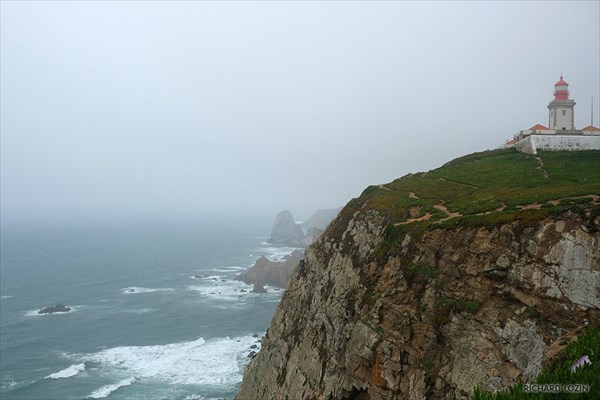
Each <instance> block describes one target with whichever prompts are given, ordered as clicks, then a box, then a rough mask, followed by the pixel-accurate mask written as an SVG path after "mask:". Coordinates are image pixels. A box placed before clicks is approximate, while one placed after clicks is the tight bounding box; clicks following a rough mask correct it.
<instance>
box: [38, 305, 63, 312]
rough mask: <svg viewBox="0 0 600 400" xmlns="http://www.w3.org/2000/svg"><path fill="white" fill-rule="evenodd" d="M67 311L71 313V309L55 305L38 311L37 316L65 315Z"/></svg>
mask: <svg viewBox="0 0 600 400" xmlns="http://www.w3.org/2000/svg"><path fill="white" fill-rule="evenodd" d="M69 311H71V307H66V306H65V305H63V304H57V305H55V306H51V307H46V308H42V309H41V310H39V311H38V314H54V313H66V312H69Z"/></svg>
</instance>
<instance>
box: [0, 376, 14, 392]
mask: <svg viewBox="0 0 600 400" xmlns="http://www.w3.org/2000/svg"><path fill="white" fill-rule="evenodd" d="M18 386H19V382H17V381H15V380H14V379H13V377H12V376H7V377H6V378H5V379H4V380H3V381H2V385H1V386H0V388H1V389H2V390H6V389H14V388H16V387H18Z"/></svg>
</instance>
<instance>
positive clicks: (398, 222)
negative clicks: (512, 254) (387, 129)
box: [330, 149, 600, 263]
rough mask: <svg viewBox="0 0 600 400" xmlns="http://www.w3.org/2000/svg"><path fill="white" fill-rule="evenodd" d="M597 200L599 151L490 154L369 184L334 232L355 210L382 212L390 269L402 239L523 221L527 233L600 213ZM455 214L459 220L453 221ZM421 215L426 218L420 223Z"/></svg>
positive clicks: (383, 254)
mask: <svg viewBox="0 0 600 400" xmlns="http://www.w3.org/2000/svg"><path fill="white" fill-rule="evenodd" d="M413 194H414V195H413ZM594 195H596V196H598V195H600V151H577V152H565V151H563V152H540V153H539V154H538V155H537V156H532V155H528V154H523V153H519V152H517V151H516V150H514V149H501V150H492V151H485V152H480V153H474V154H470V155H467V156H464V157H460V158H457V159H455V160H453V161H450V162H448V163H446V164H445V165H443V166H442V167H440V168H437V169H434V170H431V171H429V172H427V173H417V174H409V175H406V176H404V177H402V178H399V179H396V180H395V181H393V182H391V183H388V184H386V185H382V186H369V187H368V188H367V189H365V190H364V192H363V193H362V194H361V196H360V197H359V198H357V199H353V200H351V201H350V202H349V203H348V205H347V206H346V207H345V208H344V210H343V211H342V213H341V214H340V217H339V220H338V222H339V223H336V224H334V226H333V229H332V231H331V232H330V234H332V235H333V237H336V238H338V239H339V238H340V237H341V234H342V233H343V232H344V231H345V229H346V227H347V224H348V222H349V221H350V219H352V217H353V215H354V214H355V213H356V212H361V211H362V210H365V209H374V210H377V211H378V212H379V213H380V214H381V215H383V216H384V217H386V219H387V226H386V232H385V239H384V241H383V243H382V244H381V246H380V247H379V248H378V249H375V252H374V253H373V255H372V257H373V259H375V260H377V261H378V262H379V263H384V262H385V261H386V260H387V258H388V257H389V256H391V255H396V254H397V253H398V248H397V244H398V241H401V240H402V238H403V237H404V235H405V234H406V233H410V234H412V235H413V236H419V235H420V234H422V233H423V232H425V231H426V230H428V229H432V228H436V227H440V228H446V227H460V226H473V225H477V226H479V225H482V224H486V225H498V224H502V223H507V222H512V221H517V220H518V221H519V222H520V226H521V227H525V226H527V225H531V224H534V223H536V222H537V221H539V220H541V219H544V218H547V217H549V216H551V215H553V214H558V213H560V212H562V211H564V210H566V209H577V208H579V209H583V207H588V208H589V207H590V206H592V208H593V209H594V212H595V213H596V214H598V213H600V204H599V202H598V201H596V202H594V200H593V198H592V196H594ZM440 205H443V206H445V207H447V212H446V211H444V210H441V209H439V206H440ZM527 206H530V207H531V206H534V207H532V208H529V209H528V208H526V207H527ZM436 207H438V208H436ZM524 207H525V208H524ZM448 212H449V213H458V215H453V216H451V217H450V216H449V214H448ZM420 217H423V218H424V219H423V220H421V221H414V219H417V218H420ZM449 217H450V218H449ZM411 220H412V221H411ZM348 240H350V239H348Z"/></svg>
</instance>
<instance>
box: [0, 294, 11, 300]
mask: <svg viewBox="0 0 600 400" xmlns="http://www.w3.org/2000/svg"><path fill="white" fill-rule="evenodd" d="M0 298H2V299H10V298H12V296H11V295H6V296H2V297H0Z"/></svg>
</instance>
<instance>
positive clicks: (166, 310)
mask: <svg viewBox="0 0 600 400" xmlns="http://www.w3.org/2000/svg"><path fill="white" fill-rule="evenodd" d="M267 234H268V232H265V230H264V229H260V228H258V227H254V228H253V227H252V226H247V227H239V226H238V227H235V228H233V227H230V228H226V227H219V226H217V224H208V225H203V224H200V223H198V224H172V225H169V224H162V225H150V224H149V225H137V226H121V227H118V226H112V227H111V226H104V227H99V226H95V227H94V226H71V227H37V228H33V227H29V228H6V227H5V228H3V230H2V236H1V257H0V261H1V262H0V278H1V279H0V282H1V284H0V293H1V303H0V304H1V309H0V340H1V342H0V346H1V347H0V385H1V389H0V398H2V399H3V400H10V399H27V400H38V399H39V400H51V399H60V400H68V399H88V398H91V399H99V398H106V399H110V400H112V399H140V400H141V399H149V400H150V399H181V400H199V399H221V398H226V399H233V398H234V397H235V394H236V391H237V389H238V387H239V385H240V383H241V380H242V374H243V369H244V367H245V365H246V364H247V363H248V361H249V358H248V355H249V354H250V352H251V351H257V350H259V349H260V338H261V337H262V336H263V335H264V334H265V331H266V329H267V328H268V326H269V324H270V321H271V318H272V316H273V313H274V311H275V308H276V307H277V304H278V302H279V300H280V298H281V295H282V294H283V291H282V290H276V289H275V288H272V287H267V290H268V293H265V294H255V293H251V292H250V291H251V290H252V286H251V285H247V284H244V283H242V282H238V281H234V280H233V278H234V277H235V276H236V275H237V274H239V273H240V272H241V271H243V270H245V269H247V268H249V267H250V266H251V265H252V264H253V263H254V261H255V260H256V259H258V258H259V257H260V256H262V255H265V256H267V257H268V258H270V259H279V258H281V257H283V256H284V255H285V254H288V253H290V252H291V251H292V250H293V249H291V248H286V247H278V246H272V245H268V244H266V239H267V238H266V235H267ZM58 303H60V304H64V305H65V306H67V307H71V308H72V311H71V312H68V313H55V314H51V315H39V314H38V313H37V311H38V310H40V309H42V308H44V307H49V306H53V305H56V304H58Z"/></svg>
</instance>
